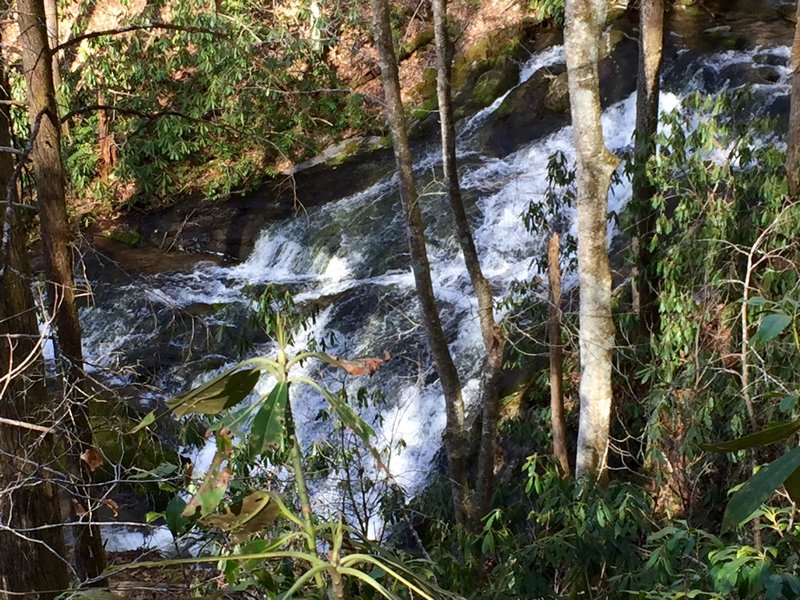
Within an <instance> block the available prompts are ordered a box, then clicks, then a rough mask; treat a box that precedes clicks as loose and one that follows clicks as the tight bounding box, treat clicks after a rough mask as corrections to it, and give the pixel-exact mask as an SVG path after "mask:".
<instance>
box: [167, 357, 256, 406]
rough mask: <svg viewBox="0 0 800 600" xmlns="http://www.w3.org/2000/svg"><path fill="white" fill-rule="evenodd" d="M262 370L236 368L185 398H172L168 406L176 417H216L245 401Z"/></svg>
mask: <svg viewBox="0 0 800 600" xmlns="http://www.w3.org/2000/svg"><path fill="white" fill-rule="evenodd" d="M260 377H261V370H260V369H247V370H243V371H242V370H238V367H234V368H233V369H232V370H230V371H226V372H225V373H223V374H222V375H220V376H218V377H215V378H214V379H212V380H211V381H209V382H207V383H204V384H203V385H201V386H200V387H197V388H195V389H193V390H192V391H190V392H189V393H187V394H184V395H183V396H178V397H176V398H172V399H171V400H170V401H169V402H167V406H168V407H169V408H170V409H171V410H172V411H173V412H174V413H175V415H176V416H178V417H182V416H183V415H186V414H189V413H201V414H205V415H216V414H218V413H220V412H222V411H223V410H226V409H228V408H231V407H232V406H235V405H237V404H238V403H239V402H241V401H242V400H244V399H245V398H246V397H247V396H248V394H250V392H252V391H253V388H254V387H255V386H256V383H258V380H259V378H260Z"/></svg>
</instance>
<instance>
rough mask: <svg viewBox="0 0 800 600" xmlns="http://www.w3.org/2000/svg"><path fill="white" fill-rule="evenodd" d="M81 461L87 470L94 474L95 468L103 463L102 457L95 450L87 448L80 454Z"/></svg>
mask: <svg viewBox="0 0 800 600" xmlns="http://www.w3.org/2000/svg"><path fill="white" fill-rule="evenodd" d="M81 460H82V461H83V462H85V463H86V466H88V467H89V470H90V471H92V472H94V471H95V469H97V467H99V466H100V465H102V464H103V462H105V459H104V458H103V455H102V454H101V453H100V451H99V450H98V449H97V448H94V447H89V448H87V449H86V450H84V451H83V452H82V453H81Z"/></svg>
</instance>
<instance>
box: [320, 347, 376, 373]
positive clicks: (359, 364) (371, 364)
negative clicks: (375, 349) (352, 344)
mask: <svg viewBox="0 0 800 600" xmlns="http://www.w3.org/2000/svg"><path fill="white" fill-rule="evenodd" d="M319 357H320V358H321V359H322V360H324V361H325V362H326V363H328V364H329V365H331V366H332V367H336V368H337V369H341V370H342V371H344V372H345V373H347V374H348V375H354V376H361V375H369V376H372V375H373V374H375V372H376V371H377V370H378V369H380V368H381V367H382V366H383V365H385V364H386V363H387V362H389V361H390V360H391V359H392V355H391V354H389V352H388V351H384V353H383V358H376V357H371V358H355V359H353V360H346V359H343V358H337V357H335V356H331V355H330V354H324V353H320V354H319Z"/></svg>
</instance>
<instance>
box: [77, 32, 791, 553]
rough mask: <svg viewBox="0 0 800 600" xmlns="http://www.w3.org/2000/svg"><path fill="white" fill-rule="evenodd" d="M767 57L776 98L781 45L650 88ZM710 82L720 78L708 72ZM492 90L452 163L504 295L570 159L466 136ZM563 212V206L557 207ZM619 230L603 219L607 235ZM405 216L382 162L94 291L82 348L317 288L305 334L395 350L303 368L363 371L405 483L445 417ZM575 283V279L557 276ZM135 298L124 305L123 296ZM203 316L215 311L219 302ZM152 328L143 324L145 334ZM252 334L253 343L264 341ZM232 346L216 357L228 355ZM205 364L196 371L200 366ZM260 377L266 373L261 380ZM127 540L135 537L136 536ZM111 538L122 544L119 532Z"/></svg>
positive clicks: (346, 350) (686, 84)
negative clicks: (195, 314) (281, 214)
mask: <svg viewBox="0 0 800 600" xmlns="http://www.w3.org/2000/svg"><path fill="white" fill-rule="evenodd" d="M759 57H760V58H764V57H768V58H769V59H770V60H771V61H773V62H778V63H780V62H781V61H783V64H778V65H777V66H775V67H774V68H775V70H776V71H777V72H778V73H779V75H780V77H779V79H778V81H777V82H776V83H772V84H769V85H762V86H757V87H756V89H755V90H754V91H755V92H756V93H760V94H763V96H764V97H765V98H769V99H773V98H775V97H776V96H778V95H781V94H786V93H788V76H789V69H788V67H787V66H786V64H785V62H786V61H787V60H788V49H787V48H785V47H776V48H766V49H756V50H752V51H745V52H723V53H719V54H714V55H710V56H707V57H703V58H701V59H698V61H697V63H696V64H695V65H694V71H693V72H692V73H691V74H690V75H691V76H690V77H685V76H684V77H681V81H680V82H679V83H678V84H677V85H675V84H671V83H670V82H669V81H668V82H667V87H668V88H670V91H666V92H664V93H663V94H662V97H661V109H662V110H667V111H668V110H673V109H675V108H677V107H679V105H680V97H681V95H682V94H684V93H688V92H689V91H691V90H693V89H695V88H696V87H697V82H698V81H699V80H701V79H703V78H705V80H707V79H708V78H709V77H713V76H714V74H718V73H719V72H720V71H721V70H722V69H724V68H727V67H730V66H731V65H736V64H742V63H747V64H750V63H752V62H754V61H756V60H759ZM561 61H563V48H561V47H555V48H550V49H548V50H545V51H543V52H542V53H539V54H537V55H536V56H534V57H532V59H531V60H530V61H529V62H528V63H527V64H526V65H523V66H522V69H521V76H520V82H521V85H524V83H525V82H526V81H527V80H528V79H529V78H530V77H531V76H532V75H533V74H534V73H535V72H536V71H537V70H538V69H541V68H546V67H548V66H552V65H554V64H557V63H558V62H561ZM718 84H719V85H720V86H724V85H725V81H718ZM502 100H503V99H502V98H501V99H499V100H498V101H496V102H495V103H494V104H492V106H490V107H489V108H487V109H485V110H484V111H482V112H481V113H479V114H477V115H475V116H474V117H472V118H471V119H470V120H469V121H468V122H467V123H466V124H465V125H464V127H463V128H462V131H461V132H460V134H459V137H458V140H459V152H460V154H461V155H462V156H464V157H466V158H468V163H469V169H468V170H464V171H463V172H462V186H463V188H464V191H465V195H466V197H467V200H468V202H470V203H471V204H473V205H474V210H473V212H474V218H473V226H474V234H475V241H476V244H477V246H478V250H479V252H480V256H481V260H482V264H483V268H484V272H485V273H486V275H487V277H488V278H489V279H490V281H491V283H492V285H493V287H494V289H495V290H496V291H497V294H498V296H502V295H503V294H504V293H505V292H506V291H507V290H508V289H509V286H510V284H511V283H512V282H513V281H515V280H529V279H531V278H533V277H535V276H537V275H540V273H538V271H537V268H536V267H535V264H534V260H533V259H534V257H536V256H537V255H538V254H540V253H542V252H544V240H543V239H540V238H539V237H537V236H534V235H531V234H530V233H529V232H528V231H527V230H526V229H525V227H524V225H523V223H522V219H521V215H522V214H523V213H524V212H525V211H526V209H527V206H528V204H529V203H530V202H532V201H533V202H535V201H537V199H539V198H542V197H543V195H544V193H545V190H546V186H547V162H548V157H549V156H550V155H552V154H553V153H554V152H556V151H561V152H563V153H564V154H565V155H566V156H567V158H568V159H569V160H571V159H572V158H573V156H574V151H573V144H572V131H571V128H570V127H564V128H562V129H560V130H558V131H556V132H555V133H552V134H551V135H548V136H546V137H545V138H543V139H538V140H536V141H534V142H533V143H531V144H529V145H527V146H525V147H522V148H519V149H517V150H516V151H515V152H513V153H511V154H509V155H508V156H505V157H503V158H496V157H488V156H482V155H480V153H479V152H477V151H476V150H475V149H474V147H473V146H474V144H473V139H474V136H475V134H476V133H477V132H479V131H480V129H481V127H483V126H484V125H485V124H486V122H487V119H488V118H489V116H490V115H491V114H492V112H494V111H496V110H497V108H498V107H499V106H500V105H501V103H502ZM634 119H635V98H634V96H630V97H628V98H627V99H625V100H623V101H622V102H619V103H617V104H615V105H614V106H612V107H610V108H609V109H607V110H606V111H605V112H604V113H603V129H604V132H605V136H606V141H607V144H608V146H609V147H610V148H611V150H613V151H616V152H621V151H624V150H626V149H629V148H630V146H631V144H632V139H633V129H634ZM437 163H438V157H437V155H436V152H432V153H430V154H428V155H426V156H425V157H423V158H422V159H421V160H420V161H418V163H417V167H416V172H417V176H418V177H419V179H420V181H422V182H423V184H428V183H430V181H431V179H432V177H435V175H434V172H435V169H436V166H437ZM420 187H421V189H422V188H426V189H427V188H428V187H430V188H431V189H435V190H437V192H438V193H436V194H426V195H425V196H424V197H423V207H424V213H425V217H426V221H427V224H428V236H429V244H428V251H429V255H430V260H431V266H432V271H433V276H434V282H435V291H436V294H437V297H438V298H439V300H440V304H441V312H442V318H443V322H444V324H445V328H446V330H447V332H448V334H449V336H450V340H451V349H452V352H453V355H454V356H455V357H456V360H457V363H458V368H459V371H460V375H461V377H462V381H463V384H464V394H465V399H466V401H467V403H468V404H470V403H473V402H474V400H475V398H477V395H478V389H479V384H480V356H481V353H482V350H481V349H482V342H481V339H480V331H479V326H478V322H477V317H476V305H475V301H474V298H473V295H472V293H471V285H470V283H469V279H468V276H467V274H466V272H465V268H464V264H463V258H462V257H461V255H460V252H459V250H458V245H457V243H456V241H455V238H454V235H453V231H452V225H451V223H450V217H449V208H448V207H447V205H446V199H445V198H444V197H443V195H442V194H441V191H442V190H441V186H440V185H436V186H426V185H422V186H420ZM629 196H630V186H629V182H627V181H623V182H622V183H620V184H618V185H616V186H614V188H613V189H612V191H611V194H610V196H609V210H611V211H615V212H621V211H622V209H624V207H625V204H626V202H627V201H628V198H629ZM567 216H568V218H569V219H570V222H571V223H573V225H572V227H573V233H575V231H574V218H573V217H574V215H567ZM615 233H616V231H615V229H614V226H613V225H609V234H610V237H612V238H613V236H614V235H615ZM404 236H405V228H404V225H403V221H402V212H401V210H400V206H399V200H398V198H397V192H396V182H395V177H394V176H393V175H389V176H386V177H385V178H383V179H382V180H381V181H379V182H378V183H377V184H375V185H373V186H371V187H369V188H367V189H365V190H363V191H361V192H359V193H357V194H355V195H353V196H350V197H346V198H342V199H341V200H338V201H336V202H332V203H329V204H326V205H323V206H319V207H316V208H313V209H310V210H309V211H308V212H306V213H302V214H300V215H298V216H297V217H295V218H293V219H290V220H286V221H282V222H278V223H271V224H269V225H267V226H266V227H265V228H264V230H263V232H262V234H261V237H260V239H259V240H258V242H257V243H256V246H255V249H254V250H253V252H252V254H251V256H250V257H249V258H248V259H247V260H246V261H245V262H244V263H242V264H240V265H237V266H234V267H229V268H222V267H216V266H209V265H200V266H198V268H197V269H196V270H195V271H194V272H192V273H189V274H164V275H159V276H156V277H152V278H149V279H147V280H146V281H145V282H144V285H143V286H142V284H139V283H137V284H136V285H130V286H128V287H127V288H123V289H122V290H118V292H119V293H120V294H121V295H117V296H115V298H116V300H114V299H113V298H112V300H110V301H109V302H105V303H104V302H99V303H98V304H97V305H96V306H94V307H91V308H88V309H85V310H84V312H83V315H82V316H83V320H84V328H85V330H86V331H87V332H88V335H87V336H86V338H85V344H86V354H87V357H88V360H89V362H91V363H93V364H98V365H109V364H116V363H117V362H118V361H117V359H115V358H112V357H114V356H117V355H119V354H121V355H122V356H125V355H126V351H127V348H128V344H131V343H133V344H142V343H147V340H148V339H152V338H153V336H154V335H156V334H155V333H154V325H153V321H154V318H153V307H160V306H168V307H172V308H182V307H188V306H191V305H194V304H197V303H201V304H203V305H227V306H238V305H241V310H249V309H250V308H251V306H252V301H251V300H247V299H245V298H246V295H245V294H244V292H243V290H244V289H245V288H246V287H247V286H250V285H254V284H255V285H257V284H264V283H277V284H282V285H285V286H286V287H287V288H288V289H290V290H291V291H292V292H293V293H294V297H295V299H296V301H297V302H310V301H320V302H322V303H323V304H324V305H326V308H325V309H324V310H323V311H322V313H321V314H320V316H319V317H318V319H317V321H316V323H315V325H314V327H313V330H312V331H309V332H306V335H307V336H308V338H309V339H311V338H314V339H321V338H323V337H324V338H325V339H329V338H330V335H331V334H334V336H335V342H334V344H333V346H332V347H331V348H330V351H331V352H332V353H334V354H337V355H341V356H346V357H356V356H376V355H377V356H380V355H382V354H383V352H384V350H388V351H389V352H391V354H392V356H393V357H394V359H393V360H392V361H391V362H390V363H389V364H388V365H386V366H385V367H383V368H382V369H381V370H380V371H379V372H378V374H377V375H376V376H375V377H374V378H373V379H371V380H369V381H361V380H354V379H353V378H351V379H350V380H349V381H347V382H346V383H342V382H341V378H340V377H339V376H338V375H337V374H335V373H330V372H329V371H324V370H319V371H317V370H316V367H314V366H313V365H309V366H306V367H305V368H306V369H308V370H309V373H310V374H312V375H314V376H316V377H324V378H325V379H326V381H327V383H328V384H329V385H331V386H332V387H335V386H337V385H343V384H344V385H347V386H348V388H349V389H350V390H351V391H352V390H354V389H355V388H356V387H357V386H360V385H367V386H369V387H371V388H377V389H380V390H381V391H382V392H383V395H384V397H385V402H384V403H383V404H382V405H381V406H378V407H374V408H372V409H369V410H367V412H366V414H365V417H366V418H368V419H371V418H372V417H373V416H374V415H375V413H376V412H379V413H380V414H381V416H382V418H383V422H382V425H381V426H380V427H379V428H378V435H379V438H380V439H379V440H378V441H377V443H378V445H384V444H389V445H393V446H396V443H397V442H398V441H399V440H400V439H402V440H403V441H404V443H405V449H404V450H402V452H397V451H394V452H392V456H391V459H390V461H389V467H390V470H391V471H392V473H393V475H394V476H395V477H396V478H397V480H398V482H400V483H401V484H402V485H403V487H404V488H405V490H406V491H407V493H408V494H409V495H413V494H415V493H416V492H417V491H418V490H419V489H420V487H421V486H422V485H423V484H424V483H425V481H426V478H427V476H428V474H429V473H430V470H431V461H432V459H433V457H434V455H435V454H436V452H437V451H438V449H439V448H440V445H441V434H442V431H443V429H444V406H443V399H442V395H441V391H440V387H439V385H438V382H436V380H435V379H436V378H435V374H434V372H433V369H432V367H431V364H430V360H429V358H428V355H427V349H426V342H425V338H424V335H423V332H422V328H421V325H420V322H419V318H418V315H417V306H416V300H415V294H414V281H413V277H412V275H411V272H410V268H409V261H408V257H407V250H406V241H405V237H404ZM565 283H566V285H573V284H574V282H573V281H567V282H565ZM122 297H126V298H131V297H136V298H139V299H141V300H142V301H141V302H139V304H137V305H136V306H135V308H134V309H131V308H130V306H131V305H130V304H123V303H122V302H121V300H120V298H122ZM212 318H216V319H219V320H220V321H221V322H224V319H225V317H224V316H215V317H212ZM148 336H149V337H148ZM268 351H269V348H267V347H260V348H257V349H256V352H268ZM233 362H235V361H233V360H232V359H228V360H227V363H228V364H229V365H230V364H232V363H233ZM180 368H181V367H178V366H176V367H175V371H172V372H171V374H169V375H165V376H163V377H162V379H161V381H162V382H163V383H164V385H165V387H166V388H168V389H165V390H164V394H165V395H168V394H169V393H170V392H172V393H175V392H177V391H179V390H180V388H181V387H183V388H185V387H188V386H189V385H191V384H193V383H196V382H197V381H196V380H195V381H192V380H187V379H186V378H185V377H184V376H181V375H180V374H177V373H176V371H179V370H180ZM211 375H212V373H211V372H208V373H206V374H205V375H202V376H201V377H202V378H207V377H209V376H211ZM259 388H260V390H261V391H262V392H265V391H268V388H269V382H267V381H262V382H261V384H260V385H259ZM292 400H293V408H294V411H295V414H296V416H297V420H298V423H300V424H301V426H300V435H301V437H302V440H303V443H304V444H310V443H311V442H313V441H314V440H319V439H324V438H325V437H326V436H328V435H329V429H328V426H327V424H325V423H320V422H317V421H316V420H315V416H316V415H317V413H318V411H319V410H320V408H322V407H323V406H324V403H323V401H322V400H321V399H320V398H316V397H314V395H312V394H307V393H303V394H302V395H299V396H295V397H294V398H293V399H292ZM209 454H210V450H209V449H206V450H205V451H203V452H201V453H200V455H199V456H198V457H197V458H196V460H197V461H198V463H200V464H198V465H197V466H198V468H197V469H196V472H199V471H202V470H203V468H204V465H203V464H202V463H203V462H206V461H207V460H208V459H210V455H209ZM316 498H317V499H316V502H318V503H320V504H325V503H328V504H330V505H333V506H332V507H330V508H333V509H335V508H336V506H335V505H336V503H337V502H338V501H339V496H338V495H337V494H336V493H335V492H334V491H332V490H330V489H328V490H326V489H324V487H322V488H320V489H319V490H318V493H317V495H316ZM137 543H138V539H137ZM117 545H118V546H119V544H117Z"/></svg>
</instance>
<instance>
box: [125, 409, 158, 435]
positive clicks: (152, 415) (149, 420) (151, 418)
mask: <svg viewBox="0 0 800 600" xmlns="http://www.w3.org/2000/svg"><path fill="white" fill-rule="evenodd" d="M155 421H156V411H154V410H151V411H150V412H149V413H147V414H146V415H145V416H144V418H143V419H142V420H141V421H140V422H139V424H138V425H137V426H136V427H134V428H133V429H131V430H130V431H129V432H128V435H131V434H134V433H136V432H137V431H141V430H142V429H144V428H145V427H147V426H148V425H152V424H153V423H155Z"/></svg>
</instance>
